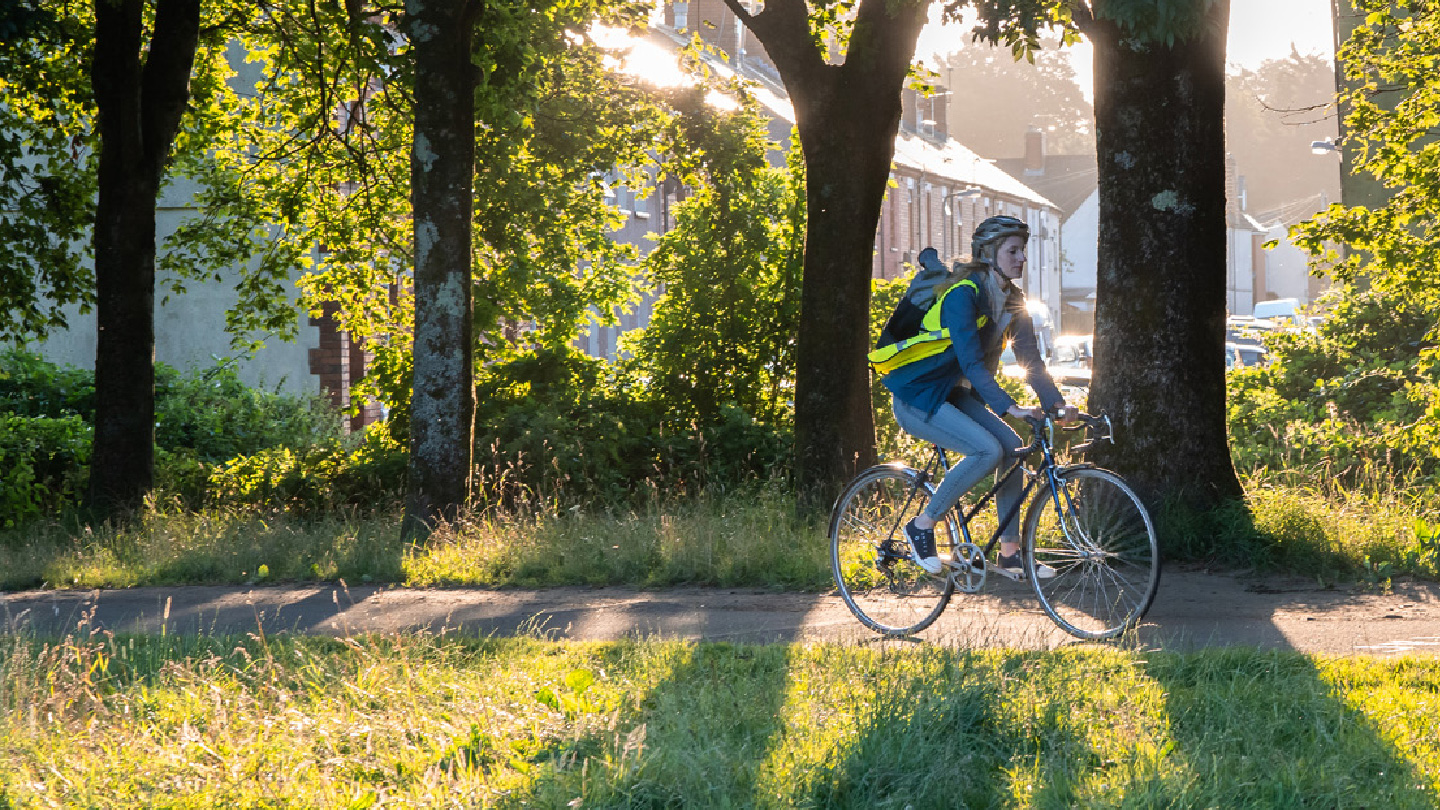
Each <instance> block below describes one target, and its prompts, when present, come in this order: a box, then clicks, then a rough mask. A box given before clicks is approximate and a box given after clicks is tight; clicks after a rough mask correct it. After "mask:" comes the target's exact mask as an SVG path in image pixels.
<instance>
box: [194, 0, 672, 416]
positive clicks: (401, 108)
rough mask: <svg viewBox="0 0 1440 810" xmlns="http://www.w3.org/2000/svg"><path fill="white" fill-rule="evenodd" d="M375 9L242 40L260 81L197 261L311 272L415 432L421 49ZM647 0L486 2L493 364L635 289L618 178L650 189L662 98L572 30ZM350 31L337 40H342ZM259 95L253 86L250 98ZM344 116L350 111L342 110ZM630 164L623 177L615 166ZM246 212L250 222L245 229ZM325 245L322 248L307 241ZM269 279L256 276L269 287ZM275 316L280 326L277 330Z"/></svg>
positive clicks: (483, 221) (201, 174) (218, 186)
mask: <svg viewBox="0 0 1440 810" xmlns="http://www.w3.org/2000/svg"><path fill="white" fill-rule="evenodd" d="M364 6H365V4H351V3H344V4H342V3H340V2H338V1H337V0H330V1H328V2H320V3H308V2H298V1H297V2H277V3H274V4H272V5H271V7H269V8H268V10H267V13H266V15H265V16H264V19H262V20H260V21H258V22H257V23H256V24H255V25H254V26H252V27H251V28H250V29H249V30H248V31H246V33H245V35H244V38H243V47H244V49H245V53H246V54H247V56H246V59H247V60H248V61H247V65H246V67H245V69H244V70H243V71H242V74H243V75H242V76H237V78H236V79H235V80H234V83H237V84H243V85H244V86H245V87H246V89H247V90H246V92H244V93H241V94H237V95H236V96H235V97H234V98H233V99H231V100H230V101H229V102H228V103H229V104H230V106H229V107H227V108H226V109H225V114H226V115H227V116H229V117H230V118H231V119H233V120H235V121H238V122H240V125H227V127H226V128H225V129H224V130H223V131H222V132H220V133H212V138H213V137H215V136H216V135H217V134H218V135H219V136H223V137H220V138H219V139H220V140H221V141H222V143H221V144H220V145H219V147H218V148H217V149H216V150H215V151H214V152H213V155H212V159H210V160H209V161H207V162H197V163H196V164H194V165H193V166H191V167H190V169H191V170H192V171H193V172H194V173H195V176H196V177H197V178H198V179H200V180H201V181H202V182H203V184H204V185H205V187H206V189H207V191H206V192H205V194H204V195H203V198H202V203H203V205H204V207H205V212H206V216H205V218H204V219H202V220H197V221H196V222H195V223H194V225H193V231H192V232H191V234H190V235H191V238H192V241H193V243H194V244H196V245H200V246H202V247H203V248H204V249H203V250H201V249H197V250H196V251H195V252H194V253H193V254H192V255H190V256H189V257H187V260H190V261H198V260H199V259H200V258H202V257H203V258H205V259H206V260H212V259H214V257H215V256H216V255H218V254H219V253H224V254H226V258H225V261H226V262H240V261H257V262H259V263H260V264H261V266H262V267H264V268H272V269H273V272H270V271H267V272H265V273H260V274H258V276H259V277H260V278H261V279H262V280H264V281H265V283H266V284H270V285H272V286H273V285H275V284H278V282H279V280H280V279H281V278H282V275H281V272H280V271H281V270H285V269H287V268H289V269H293V268H296V267H298V268H301V269H302V270H304V271H306V275H305V277H304V278H303V279H302V280H301V282H300V284H301V288H302V298H303V301H304V302H305V303H306V304H307V305H308V306H309V307H310V308H311V310H312V312H316V313H318V312H319V310H320V309H321V308H322V307H324V306H325V305H326V304H327V303H334V304H336V305H337V307H336V310H335V316H336V317H337V319H338V325H339V326H340V328H342V329H344V330H346V331H347V332H349V333H350V334H351V336H352V337H353V338H355V339H360V340H365V341H367V344H366V345H367V348H368V349H369V350H371V351H373V352H374V353H375V355H376V359H375V369H376V373H374V374H371V375H368V376H367V377H366V379H365V380H363V381H361V382H360V385H359V388H358V390H357V391H356V392H355V393H356V399H357V401H358V400H361V399H363V398H365V397H367V396H368V397H374V398H377V399H379V400H381V401H383V402H385V403H387V404H389V405H390V406H392V413H393V414H394V420H393V423H392V427H393V430H394V432H395V433H396V435H397V436H401V437H403V436H405V435H406V424H407V419H408V411H407V407H406V406H407V405H408V402H409V399H410V385H411V379H410V375H411V370H410V369H411V365H410V359H409V345H410V340H411V337H410V334H411V328H412V325H411V317H412V312H413V306H412V299H411V296H412V295H413V291H412V290H411V289H410V286H409V284H408V282H407V277H408V274H409V271H410V266H411V250H412V246H411V233H410V229H411V223H410V219H409V211H408V204H409V199H410V191H409V163H408V160H409V154H410V151H411V150H410V140H411V137H412V132H413V120H414V119H413V109H412V99H411V98H410V95H409V88H410V87H411V86H412V84H413V79H412V71H413V69H414V67H413V60H412V59H411V51H410V48H409V44H408V39H407V38H406V36H405V35H404V34H403V31H404V28H403V21H402V20H401V19H400V17H398V16H397V15H396V12H395V11H394V10H391V9H386V8H377V9H373V10H372V9H368V8H365V7H364ZM634 14H635V9H633V8H631V7H629V6H627V5H625V4H623V3H603V2H590V0H553V2H552V0H537V2H525V1H516V2H509V1H508V0H497V2H488V3H482V4H481V6H480V10H479V22H478V24H477V32H478V33H477V36H476V38H475V49H476V51H475V54H474V56H473V61H474V62H475V63H476V65H477V80H478V83H477V89H476V107H477V116H478V120H477V122H476V136H477V152H476V172H477V173H476V178H475V189H476V200H477V205H476V209H475V227H474V234H475V239H476V243H475V268H476V270H475V280H474V284H475V291H474V301H475V314H474V318H475V337H476V346H477V351H478V355H477V357H476V363H477V365H484V364H487V363H494V362H503V361H506V360H509V359H513V358H514V357H516V356H518V355H523V354H525V353H527V352H530V351H534V350H536V349H538V348H546V349H551V350H553V349H554V348H556V347H558V346H561V345H563V344H566V343H568V342H570V341H572V340H574V338H575V337H576V335H577V334H578V333H579V330H580V329H581V327H582V325H583V324H584V323H585V322H586V321H587V320H589V319H591V318H595V319H598V320H600V321H602V322H613V319H614V310H615V308H616V307H618V306H623V305H625V304H626V303H627V302H628V301H630V300H631V297H632V295H633V292H632V283H631V282H632V278H633V274H634V270H633V267H632V266H631V264H632V262H633V258H634V253H633V249H632V248H630V247H629V246H626V245H620V244H618V243H617V242H615V241H614V239H613V238H611V235H610V233H611V231H612V230H613V229H615V228H617V227H618V226H619V225H621V224H622V223H623V214H622V212H620V211H618V210H616V209H615V208H613V207H610V206H608V205H606V199H605V195H604V192H605V186H604V184H603V183H602V182H601V179H602V178H603V176H604V174H605V173H606V172H609V171H612V170H618V171H619V172H620V174H621V176H622V177H624V178H627V179H629V180H630V181H631V182H632V183H634V184H636V185H641V186H643V183H641V182H640V179H639V176H638V175H637V174H636V171H637V167H639V166H640V165H642V164H644V163H647V162H649V159H648V157H646V155H645V152H644V148H645V146H647V145H648V144H649V143H650V142H651V140H652V139H653V136H654V134H655V132H656V127H657V126H658V123H659V120H660V119H659V116H658V113H657V112H656V111H655V110H654V109H653V108H652V107H651V106H650V105H649V104H648V103H647V102H646V98H645V95H644V94H643V93H642V92H641V91H640V90H639V89H637V88H635V87H632V86H630V85H628V84H626V83H625V82H624V81H623V80H622V79H621V78H619V77H618V76H617V75H615V74H613V73H611V72H609V71H608V70H607V69H606V67H605V64H604V58H605V55H606V54H605V53H604V52H603V51H602V50H601V49H600V48H598V47H596V46H595V45H594V44H593V43H591V42H590V40H589V39H588V38H585V37H578V36H574V35H572V34H571V33H570V32H573V31H577V30H585V29H588V28H589V27H590V25H591V24H592V23H595V22H605V21H608V22H615V23H628V22H631V21H633V20H634ZM337 31H338V32H343V33H344V35H343V36H338V37H337V36H335V35H334V32H337ZM250 88H253V91H251V90H250ZM337 108H339V109H340V110H341V114H340V115H339V116H338V118H337V117H336V116H335V111H336V109H337ZM617 167H618V169H617ZM235 223H264V226H263V227H260V226H255V225H253V224H252V225H247V226H246V227H245V228H243V229H241V230H238V231H237V230H236V228H235ZM317 243H318V244H319V245H322V246H324V249H323V250H322V251H319V252H318V253H316V254H314V255H311V254H310V252H309V251H310V246H311V245H313V244H317ZM257 283H258V282H257ZM264 325H266V326H274V324H270V323H269V322H266V323H265V324H264Z"/></svg>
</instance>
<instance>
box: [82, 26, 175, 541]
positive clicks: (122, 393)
mask: <svg viewBox="0 0 1440 810" xmlns="http://www.w3.org/2000/svg"><path fill="white" fill-rule="evenodd" d="M144 5H145V4H144V2H143V1H142V0H96V3H95V56H94V61H93V63H92V65H91V83H92V85H93V87H94V90H95V102H96V106H97V107H98V109H99V129H100V163H99V169H98V181H99V192H98V199H97V204H96V210H95V237H94V238H95V285H96V299H95V309H96V325H97V328H98V334H97V336H96V343H95V437H94V445H93V450H92V452H91V460H90V486H89V492H88V498H87V500H88V502H89V505H90V506H91V508H92V509H94V510H96V511H97V512H98V513H99V514H101V515H108V514H112V513H116V512H118V511H122V510H126V509H130V508H134V507H135V506H138V505H139V503H140V501H141V499H142V498H143V497H144V495H145V493H146V492H148V491H149V490H150V488H151V487H152V486H153V484H154V478H155V201H156V197H157V195H158V193H159V189H160V181H161V179H162V178H163V177H164V173H165V164H166V160H167V158H168V156H169V154H170V147H171V145H172V143H173V142H174V139H175V133H176V131H177V129H178V128H179V126H180V118H181V116H182V115H183V114H184V111H185V105H186V102H187V100H188V99H189V94H190V93H189V83H190V69H191V66H192V65H193V63H194V60H195V50H196V48H197V46H198V45H199V30H200V2H199V0H167V2H164V3H160V4H159V7H158V9H157V10H156V16H155V31H154V34H153V35H152V37H151V41H150V44H149V47H148V56H147V57H146V59H145V61H144V63H143V65H142V63H141V48H142V42H141V39H142V31H143V28H142V16H143V11H144Z"/></svg>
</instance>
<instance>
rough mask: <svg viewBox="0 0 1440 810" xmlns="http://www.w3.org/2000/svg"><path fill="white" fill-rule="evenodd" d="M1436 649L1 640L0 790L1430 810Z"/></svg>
mask: <svg viewBox="0 0 1440 810" xmlns="http://www.w3.org/2000/svg"><path fill="white" fill-rule="evenodd" d="M1437 679H1440V661H1437V660H1436V659H1433V658H1426V659H1398V660H1381V659H1365V658H1356V659H1329V658H1313V657H1306V656H1301V655H1298V654H1293V653H1283V652H1257V651H1253V650H1248V651H1247V650H1222V651H1210V652H1204V653H1192V654H1157V653H1141V652H1138V651H1127V650H1123V649H1116V648H1109V649H1098V648H1084V647H1077V648H1070V649H1065V650H1060V651H1056V652H1051V653H1021V652H1014V651H1003V650H992V651H970V650H955V649H945V648H940V647H934V646H920V647H915V646H907V645H898V646H879V647H876V648H864V647H855V646H833V645H814V646H801V645H789V646H786V645H776V646H766V647H751V646H731V645H725V644H687V643H679V642H663V643H662V642H625V643H614V644H579V643H557V642H547V641H543V640H538V639H535V638H522V639H511V640H492V639H474V638H454V637H436V636H431V635H413V636H398V637H384V638H380V637H364V638H346V639H338V640H336V639H319V638H304V637H290V636H282V637H275V638H267V637H264V636H260V635H251V636H248V637H238V638H237V637H194V636H190V637H184V638H175V637H169V638H166V637H144V638H116V637H110V636H108V635H105V634H102V633H94V632H88V633H87V632H85V631H84V630H83V629H82V631H81V632H80V633H78V634H77V635H75V636H71V637H69V638H66V639H62V640H49V641H47V640H42V639H33V638H23V637H8V638H6V639H5V640H4V641H3V643H0V709H3V714H0V806H11V805H14V806H49V805H57V806H60V805H63V806H92V807H99V806H104V807H221V806H225V807H258V806H303V807H370V806H412V807H455V806H466V807H519V806H530V807H546V808H550V807H557V808H558V807H567V806H568V807H591V808H600V807H609V808H621V807H674V808H692V807H693V808H711V807H714V808H722V807H759V808H770V807H773V808H797V807H798V808H807V807H808V808H819V807H826V808H873V807H893V808H904V807H912V808H942V807H944V808H948V807H1017V808H1030V807H1040V808H1051V807H1053V808H1068V807H1076V806H1087V807H1197V808H1198V807H1282V806H1288V807H1385V808H1411V807H1414V808H1422V807H1434V806H1435V805H1436V802H1437V801H1440V727H1437V726H1436V724H1435V723H1434V722H1433V718H1434V717H1435V716H1436V712H1437V711H1440V695H1437V692H1436V690H1435V688H1434V684H1435V683H1436V682H1437Z"/></svg>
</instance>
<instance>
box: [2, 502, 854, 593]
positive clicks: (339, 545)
mask: <svg viewBox="0 0 1440 810" xmlns="http://www.w3.org/2000/svg"><path fill="white" fill-rule="evenodd" d="M399 523H400V515H399V513H398V512H397V511H386V512H381V513H378V514H363V513H358V512H344V513H328V514H316V515H309V516H302V515H296V514H290V513H287V512H285V511H283V510H279V509H270V510H240V509H215V510H208V511H205V512H198V513H197V512H190V511H185V510H180V509H161V508H153V507H152V508H151V509H150V510H148V511H147V512H146V513H145V514H144V515H143V516H142V517H141V519H139V520H138V521H136V522H134V523H133V524H132V525H130V526H128V527H125V528H123V529H116V528H114V527H110V526H105V527H101V528H98V529H92V528H91V527H75V526H66V525H64V524H62V523H61V522H58V521H57V522H51V523H48V524H39V525H32V526H29V527H27V528H26V529H25V530H24V531H9V532H3V533H0V589H19V588H30V587H41V586H43V587H85V588H94V587H107V588H111V587H130V586H136V585H165V584H182V583H236V584H238V583H251V582H260V581H270V582H274V581H294V580H330V581H333V580H337V579H343V580H345V581H347V582H352V583H355V582H395V583H402V584H406V585H415V586H438V585H471V586H482V587H507V586H516V587H538V586H545V585H631V586H638V587H664V586H668V585H679V584H702V585H716V586H741V585H744V586H760V587H770V588H789V589H797V590H820V589H824V588H826V587H828V586H829V582H830V572H829V564H830V563H829V549H828V547H826V546H824V544H823V543H822V542H818V538H819V537H821V536H822V535H823V529H822V528H818V527H816V526H815V525H813V524H811V523H809V522H807V521H805V520H803V519H801V518H799V517H797V516H796V512H795V506H794V502H793V501H792V500H790V499H789V498H787V497H785V496H784V495H783V494H782V493H781V492H779V491H777V490H776V489H774V488H764V487H757V488H756V489H754V490H751V491H747V492H744V493H738V494H731V495H729V496H726V497H708V496H707V497H701V498H698V499H693V500H687V501H679V502H673V503H661V502H655V503H652V504H651V505H650V506H648V507H646V508H643V509H638V510H637V509H630V510H612V511H591V512H582V511H578V510H561V511H558V512H547V513H533V512H532V513H513V512H508V513H507V512H501V511H498V510H491V511H481V512H475V513H472V514H470V515H467V516H466V517H465V518H464V519H463V520H461V521H459V522H457V523H456V524H454V525H450V526H443V527H441V528H440V529H439V530H438V531H436V532H435V534H434V535H433V536H432V538H431V540H430V542H429V543H427V544H426V545H424V546H409V545H406V544H404V543H401V542H400V540H399V534H400V531H399Z"/></svg>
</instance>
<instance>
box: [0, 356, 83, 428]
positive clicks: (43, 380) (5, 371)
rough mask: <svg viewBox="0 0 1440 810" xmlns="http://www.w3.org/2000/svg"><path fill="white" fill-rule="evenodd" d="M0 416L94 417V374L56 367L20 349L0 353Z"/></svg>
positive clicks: (71, 367)
mask: <svg viewBox="0 0 1440 810" xmlns="http://www.w3.org/2000/svg"><path fill="white" fill-rule="evenodd" d="M0 413H6V414H10V415H13V416H49V417H62V416H71V415H77V414H78V415H80V416H83V417H85V419H86V421H89V420H91V419H92V418H93V417H94V415H95V374H94V372H92V371H87V370H85V369H80V368H76V367H74V366H59V365H56V364H54V363H51V362H49V361H48V360H45V359H44V358H43V357H41V356H40V355H38V354H31V353H30V352H26V351H22V350H19V349H8V350H5V351H3V352H0Z"/></svg>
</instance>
